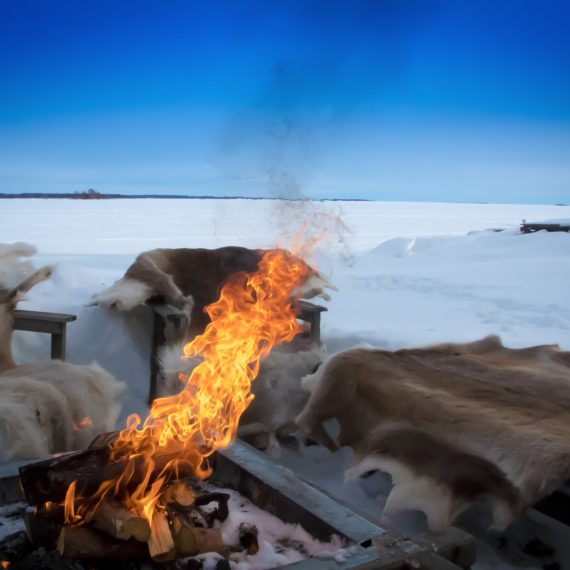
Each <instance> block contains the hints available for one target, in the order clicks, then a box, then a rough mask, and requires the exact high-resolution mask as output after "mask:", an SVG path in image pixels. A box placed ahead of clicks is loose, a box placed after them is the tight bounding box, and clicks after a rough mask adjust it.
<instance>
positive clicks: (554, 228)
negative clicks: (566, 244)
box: [521, 220, 570, 234]
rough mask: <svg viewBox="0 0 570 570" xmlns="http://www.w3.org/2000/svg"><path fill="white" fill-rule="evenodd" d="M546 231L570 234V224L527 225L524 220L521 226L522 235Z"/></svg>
mask: <svg viewBox="0 0 570 570" xmlns="http://www.w3.org/2000/svg"><path fill="white" fill-rule="evenodd" d="M541 230H546V231H547V232H570V224H528V223H526V222H525V221H524V220H523V222H522V224H521V232H522V233H523V234H532V233H534V232H539V231H541Z"/></svg>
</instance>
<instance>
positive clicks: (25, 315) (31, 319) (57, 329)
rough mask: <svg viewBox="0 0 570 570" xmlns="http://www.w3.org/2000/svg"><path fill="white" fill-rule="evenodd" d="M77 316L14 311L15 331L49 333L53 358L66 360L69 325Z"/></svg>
mask: <svg viewBox="0 0 570 570" xmlns="http://www.w3.org/2000/svg"><path fill="white" fill-rule="evenodd" d="M76 319H77V316H76V315H68V314H65V313H44V312H41V311H21V310H19V309H16V310H15V311H14V330H19V331H31V332H39V333H47V334H50V335H51V358H53V359H58V360H65V344H66V335H67V323H70V322H72V321H75V320H76Z"/></svg>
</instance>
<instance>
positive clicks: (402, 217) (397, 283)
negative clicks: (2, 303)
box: [0, 200, 570, 568]
mask: <svg viewBox="0 0 570 570" xmlns="http://www.w3.org/2000/svg"><path fill="white" fill-rule="evenodd" d="M305 216H308V217H309V219H310V220H312V221H313V222H314V223H316V224H317V225H320V226H326V228H327V229H330V233H328V234H327V236H326V238H325V239H324V240H323V241H322V242H321V244H320V246H319V250H318V252H317V256H316V259H315V263H316V264H317V265H318V267H319V269H321V270H322V271H323V272H324V273H327V274H328V275H329V276H330V277H331V280H332V281H333V283H335V285H336V286H337V287H338V289H339V291H338V292H337V293H334V294H333V299H332V301H331V302H330V303H329V304H328V306H329V312H328V313H326V314H325V315H324V317H323V339H324V341H325V343H326V345H327V349H328V351H329V352H336V351H338V350H340V349H344V348H349V347H351V346H354V345H355V344H358V343H362V342H367V343H371V344H373V345H377V346H381V347H388V348H400V347H405V346H413V345H419V344H427V343H432V342H441V341H469V340H474V339H477V338H480V337H481V336H483V335H486V334H490V333H496V334H499V335H500V336H501V337H502V339H503V341H504V343H505V344H506V345H508V346H513V347H521V346H526V345H531V344H545V343H557V344H560V346H561V347H562V348H564V349H566V350H570V295H569V294H568V283H569V282H570V234H566V233H546V232H539V233H536V234H528V235H521V234H520V233H519V232H518V226H519V224H520V222H521V221H522V219H528V220H531V219H532V220H546V219H567V218H570V209H567V208H565V207H561V206H558V207H557V206H532V205H490V204H489V205H487V204H433V203H396V202H342V203H319V204H312V203H302V204H299V203H283V202H277V201H249V200H112V201H106V200H103V201H93V202H91V201H73V200H2V201H0V243H6V242H15V241H26V242H30V243H32V244H34V245H36V246H37V247H38V250H39V254H38V255H37V256H36V257H35V262H36V264H37V265H40V264H44V263H54V264H55V265H56V271H55V273H54V275H53V278H52V279H51V280H50V281H48V282H45V283H43V284H41V285H39V286H37V287H36V288H34V289H33V290H32V291H31V293H30V295H29V301H27V302H25V303H22V304H21V306H20V307H21V308H29V309H38V310H51V311H63V312H71V313H75V314H77V315H78V320H77V321H76V322H75V323H72V324H71V325H70V326H69V338H68V349H67V353H68V359H69V360H71V361H73V362H78V363H82V362H89V361H91V360H93V359H96V360H98V361H99V363H100V364H101V365H102V366H104V367H106V368H107V369H108V370H109V371H111V372H112V373H113V374H115V375H116V376H117V377H118V378H120V379H123V380H125V381H127V382H128V384H129V398H128V401H127V403H126V405H125V409H124V416H126V415H128V414H130V413H132V412H138V413H143V414H144V412H145V400H146V395H147V391H148V378H149V370H148V361H149V348H150V324H151V323H150V315H149V314H148V311H146V310H145V309H144V308H141V309H140V310H137V311H135V312H134V313H133V314H130V315H128V316H126V315H119V314H115V313H110V312H108V311H105V310H102V309H97V308H92V307H87V306H86V304H87V303H88V301H89V299H90V297H91V295H93V294H94V293H96V292H98V291H100V290H101V289H103V288H104V287H106V286H108V285H110V284H111V283H112V282H113V281H114V280H115V279H118V278H119V277H120V276H121V275H122V274H123V272H124V270H125V269H126V268H127V267H128V265H129V264H130V263H131V262H132V260H133V259H134V257H135V256H136V255H137V254H138V253H140V252H142V251H144V250H147V249H152V248H155V247H183V246H185V247H219V246H222V245H229V244H232V245H244V246H248V247H268V246H272V245H274V244H275V243H276V240H277V238H278V236H280V235H283V233H284V232H287V231H293V228H294V227H296V226H297V225H298V222H299V220H300V219H301V218H302V217H305ZM489 228H494V229H499V228H504V229H505V231H502V232H493V231H486V230H488V229H489ZM14 348H15V353H16V356H17V358H18V359H19V360H21V361H23V360H26V361H29V360H39V359H42V358H46V357H48V355H49V340H48V338H45V337H43V336H42V335H37V334H31V333H18V334H17V335H16V338H15V346H14ZM307 453H308V452H307ZM281 460H282V461H283V462H284V463H286V464H288V465H289V466H291V467H293V468H295V469H296V470H297V471H299V472H300V473H301V474H302V475H303V476H305V477H308V478H312V479H314V480H316V481H318V482H319V484H321V485H323V486H324V487H326V488H327V489H329V490H330V491H331V492H333V493H336V494H339V495H341V496H344V497H345V498H346V499H347V500H349V501H352V502H353V503H354V504H358V505H359V506H360V508H364V509H370V508H372V509H374V510H375V511H378V512H379V511H380V505H377V504H375V503H374V502H373V500H372V499H371V497H370V496H369V495H367V494H366V493H365V491H364V490H363V489H362V488H360V487H358V488H355V487H354V486H351V487H350V488H348V489H347V488H345V487H343V485H342V473H343V468H344V467H346V466H348V464H349V462H350V460H351V457H350V454H347V453H345V454H344V455H343V454H340V455H337V457H332V456H330V454H328V453H327V452H325V451H324V450H319V451H311V452H310V453H309V454H308V455H302V456H299V455H298V454H291V453H289V452H283V453H282V456H281ZM369 484H372V483H369ZM527 522H528V524H527V526H525V527H524V528H523V529H522V530H521V529H520V528H519V529H515V530H514V531H512V532H513V533H518V534H517V535H516V536H517V537H520V536H526V535H525V533H528V532H529V530H528V529H529V528H530V527H529V525H531V526H532V525H534V526H533V529H534V530H533V533H534V534H535V535H540V534H541V532H542V534H544V532H543V531H541V530H540V528H542V527H541V526H540V525H541V523H540V521H538V522H537V521H527ZM406 524H410V523H409V520H408V521H407V523H406ZM418 524H420V525H421V524H422V523H421V521H420V523H418ZM535 527H536V528H535ZM537 529H538V530H537ZM554 532H555V531H554V529H552V528H551V527H548V533H547V534H548V535H549V536H552V535H553V533H554ZM556 532H559V531H556ZM568 539H569V537H566V539H565V540H566V543H568ZM521 540H522V539H521ZM516 541H517V538H516V537H514V538H513V542H516ZM556 542H557V544H562V543H563V542H564V541H563V540H560V539H557V541H556ZM480 549H481V555H482V557H483V559H484V560H485V566H484V567H485V568H503V567H507V566H503V565H502V564H503V563H502V562H500V561H499V559H498V557H497V554H496V549H495V550H493V549H492V548H490V547H489V546H488V545H487V543H485V542H481V543H480ZM566 554H567V555H568V562H566V564H570V553H568V552H566ZM513 556H514V555H513ZM513 556H511V557H510V561H511V562H512V560H513ZM560 556H562V554H559V556H558V561H559V562H563V559H562V558H560ZM519 563H520V564H521V565H523V566H526V567H535V566H532V564H533V563H534V562H532V561H531V562H529V561H528V560H527V561H524V560H519Z"/></svg>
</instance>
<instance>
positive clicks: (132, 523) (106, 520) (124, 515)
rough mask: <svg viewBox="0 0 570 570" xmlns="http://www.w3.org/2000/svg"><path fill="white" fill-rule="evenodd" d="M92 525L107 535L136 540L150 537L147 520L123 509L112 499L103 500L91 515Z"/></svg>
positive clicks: (145, 540) (140, 540)
mask: <svg viewBox="0 0 570 570" xmlns="http://www.w3.org/2000/svg"><path fill="white" fill-rule="evenodd" d="M92 523H93V526H94V527H95V528H97V529H99V530H101V531H103V532H105V533H106V534H108V535H109V536H112V537H114V538H120V539H121V540H129V539H130V538H134V539H135V540H137V541H138V542H147V541H148V540H149V538H150V525H149V524H148V521H147V520H146V519H144V518H142V517H139V516H137V515H135V514H133V513H131V512H130V511H129V510H127V509H125V508H124V507H122V506H121V505H119V504H118V503H115V502H114V501H108V500H107V501H103V502H102V503H101V505H99V507H98V509H97V512H96V513H95V515H94V516H93V520H92Z"/></svg>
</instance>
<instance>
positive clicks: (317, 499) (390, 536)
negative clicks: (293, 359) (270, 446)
mask: <svg viewBox="0 0 570 570" xmlns="http://www.w3.org/2000/svg"><path fill="white" fill-rule="evenodd" d="M78 453H82V452H76V454H78ZM69 455H73V454H69ZM47 461H48V462H49V461H50V460H47ZM43 463H45V461H44V462H43ZM37 465H38V464H37V463H29V464H27V465H24V466H21V467H20V468H19V472H20V475H21V476H22V477H23V478H26V476H27V475H28V476H29V473H30V472H31V471H32V472H33V470H34V469H37ZM213 466H214V475H213V476H212V478H211V479H210V481H211V482H212V483H213V484H215V485H219V486H221V487H229V488H233V489H235V490H236V491H238V492H240V493H241V494H242V495H244V496H245V497H247V498H248V499H250V500H251V501H252V502H253V503H255V504H256V505H257V506H258V507H260V508H261V509H264V510H265V511H267V512H269V513H272V514H274V515H276V516H278V517H279V518H281V519H282V520H283V521H285V522H289V523H295V524H301V525H302V526H303V527H304V528H305V529H306V530H307V531H308V532H309V533H311V534H312V535H313V536H315V537H316V538H319V539H322V540H328V539H329V538H330V536H331V535H332V534H336V535H339V536H341V537H342V538H344V539H345V540H346V541H347V542H349V543H350V544H352V545H354V550H353V554H352V555H351V556H350V557H349V558H348V559H347V560H346V561H344V562H336V561H334V560H321V559H316V558H309V559H306V560H304V561H302V562H298V563H295V564H290V565H288V566H284V567H283V568H284V569H291V570H292V569H295V570H325V569H329V568H330V569H332V568H334V569H335V570H352V569H359V570H368V569H372V568H378V569H382V570H409V568H412V567H413V568H421V569H424V570H459V568H469V567H470V566H471V565H472V564H473V563H474V561H475V545H474V541H473V539H472V537H471V536H470V535H468V534H467V533H465V532H463V531H461V530H458V529H451V530H450V531H449V532H447V533H441V534H437V535H436V534H431V533H427V534H425V535H418V536H414V537H411V538H407V537H402V536H400V535H398V533H396V532H395V531H393V530H391V529H388V528H385V527H383V526H380V525H379V524H377V523H376V522H373V521H371V520H369V519H368V518H367V517H365V516H363V515H360V514H357V513H356V512H354V510H352V509H350V508H349V507H348V506H346V505H343V504H341V503H339V502H338V501H337V500H335V499H334V498H332V497H330V496H329V495H327V494H326V493H324V492H322V491H321V490H318V489H317V488H315V487H314V486H313V485H312V484H311V483H309V482H307V481H304V480H302V479H300V478H299V477H297V476H296V475H295V474H294V473H293V472H291V471H290V470H289V469H287V468H285V467H282V466H280V465H278V464H276V463H275V462H273V461H272V460H271V459H269V458H268V457H267V456H266V455H264V454H263V453H260V452H259V451H257V450H255V449H253V448H252V447H251V446H249V445H247V444H245V443H243V442H241V441H239V440H238V441H236V442H235V443H234V444H233V445H232V446H231V447H230V448H228V449H226V450H223V451H220V452H218V453H216V454H215V455H214V456H213ZM20 492H21V491H20ZM6 498H7V497H6ZM10 499H11V500H13V501H15V500H18V499H21V495H20V496H12V497H10Z"/></svg>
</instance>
